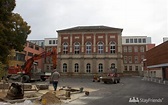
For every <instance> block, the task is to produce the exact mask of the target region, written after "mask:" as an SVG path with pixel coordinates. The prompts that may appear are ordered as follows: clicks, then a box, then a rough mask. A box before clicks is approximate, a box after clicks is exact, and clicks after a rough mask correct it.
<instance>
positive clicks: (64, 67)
mask: <svg viewBox="0 0 168 105" xmlns="http://www.w3.org/2000/svg"><path fill="white" fill-rule="evenodd" d="M62 72H64V73H65V72H67V64H66V63H63V67H62Z"/></svg>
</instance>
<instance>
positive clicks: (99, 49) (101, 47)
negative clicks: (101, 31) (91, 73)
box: [98, 42, 104, 54]
mask: <svg viewBox="0 0 168 105" xmlns="http://www.w3.org/2000/svg"><path fill="white" fill-rule="evenodd" d="M103 51H104V45H103V42H99V43H98V53H99V54H102V53H103Z"/></svg>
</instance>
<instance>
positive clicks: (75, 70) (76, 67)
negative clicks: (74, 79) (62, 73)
mask: <svg viewBox="0 0 168 105" xmlns="http://www.w3.org/2000/svg"><path fill="white" fill-rule="evenodd" d="M74 66H75V67H74V72H75V73H78V72H79V64H78V63H75V65H74Z"/></svg>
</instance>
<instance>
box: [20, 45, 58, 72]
mask: <svg viewBox="0 0 168 105" xmlns="http://www.w3.org/2000/svg"><path fill="white" fill-rule="evenodd" d="M48 56H51V57H52V62H53V68H56V64H57V60H56V59H57V51H56V48H53V49H52V51H51V52H46V51H45V52H42V53H41V54H36V55H34V56H33V57H32V58H30V59H28V60H27V61H26V62H25V66H24V68H23V72H25V74H30V72H31V67H32V65H33V62H34V61H35V60H38V59H41V58H46V57H48Z"/></svg>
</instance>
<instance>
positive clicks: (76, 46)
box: [74, 42, 80, 54]
mask: <svg viewBox="0 0 168 105" xmlns="http://www.w3.org/2000/svg"><path fill="white" fill-rule="evenodd" d="M74 51H75V54H79V51H80V44H79V43H78V42H76V43H75V44H74Z"/></svg>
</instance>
